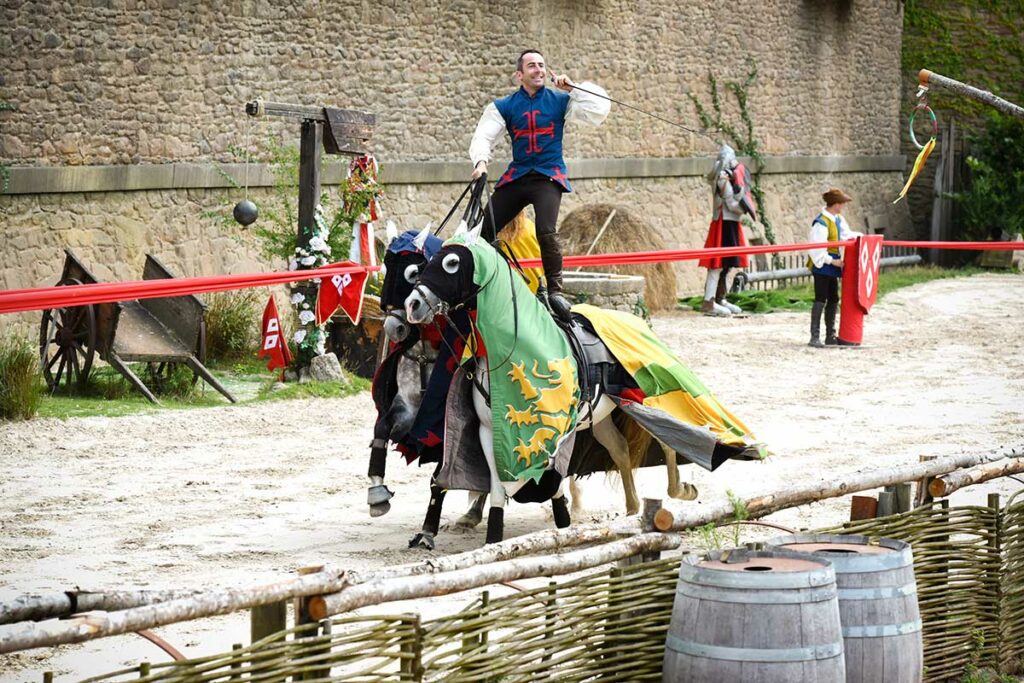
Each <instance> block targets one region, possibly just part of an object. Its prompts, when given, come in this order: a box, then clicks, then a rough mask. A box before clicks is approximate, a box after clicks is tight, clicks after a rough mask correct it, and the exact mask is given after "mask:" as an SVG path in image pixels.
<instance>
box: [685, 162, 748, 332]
mask: <svg viewBox="0 0 1024 683" xmlns="http://www.w3.org/2000/svg"><path fill="white" fill-rule="evenodd" d="M707 179H708V182H709V183H710V184H711V187H712V205H711V206H712V210H711V225H710V226H709V227H708V236H707V239H706V240H705V241H704V248H705V249H712V248H716V247H744V246H746V245H747V241H746V238H744V236H743V226H742V225H740V219H741V218H742V217H743V215H744V214H747V215H748V216H750V217H751V218H752V219H754V220H757V204H756V202H755V201H754V197H753V196H752V195H751V192H750V187H751V182H750V171H748V170H747V168H746V166H744V165H743V164H742V163H741V162H740V161H739V159H737V158H736V152H735V151H733V149H732V147H730V146H729V145H722V147H721V149H720V150H719V151H718V157H717V158H716V159H715V166H714V168H713V169H712V170H711V173H709V174H708V176H707ZM748 262H749V259H748V257H747V255H746V254H744V255H742V256H725V257H720V256H710V257H707V258H702V259H700V261H698V265H699V266H700V267H701V268H707V269H708V276H707V280H706V281H705V283H704V304H703V306H702V307H701V311H702V312H703V313H704V314H705V315H718V316H729V315H732V314H734V313H739V312H740V308H739V306H736V305H734V304H732V303H730V302H729V301H728V300H727V299H726V298H725V294H726V289H727V287H726V280H727V276H728V273H729V270H730V269H731V268H746V267H747V265H748Z"/></svg>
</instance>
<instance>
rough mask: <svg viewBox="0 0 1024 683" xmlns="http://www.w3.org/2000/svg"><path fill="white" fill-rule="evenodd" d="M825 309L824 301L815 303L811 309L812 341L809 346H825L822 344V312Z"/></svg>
mask: <svg viewBox="0 0 1024 683" xmlns="http://www.w3.org/2000/svg"><path fill="white" fill-rule="evenodd" d="M824 308H825V302H824V301H815V302H814V306H812V307H811V341H810V342H808V344H807V345H808V346H814V347H820V346H824V344H822V343H821V312H822V310H824Z"/></svg>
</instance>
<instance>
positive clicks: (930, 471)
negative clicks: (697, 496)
mask: <svg viewBox="0 0 1024 683" xmlns="http://www.w3.org/2000/svg"><path fill="white" fill-rule="evenodd" d="M999 458H1002V459H1005V458H1004V457H1003V456H992V455H989V454H985V455H967V454H960V455H951V456H947V457H944V458H937V459H936V460H933V461H930V462H927V463H910V464H907V465H900V466H898V467H889V468H884V469H873V470H869V471H867V472H854V473H851V474H849V475H847V476H845V477H841V478H840V479H839V480H837V479H835V478H830V479H828V480H826V481H819V482H810V483H806V484H800V485H797V486H790V487H786V488H782V489H779V490H777V491H772V492H770V493H766V494H763V495H760V496H754V497H752V498H748V499H746V500H745V501H743V502H744V505H745V506H746V509H747V512H748V519H753V518H756V517H763V516H764V515H767V514H770V513H772V512H776V511H777V510H782V509H784V508H788V507H793V506H794V505H803V504H805V503H810V502H813V501H818V500H824V499H826V498H837V497H839V496H845V495H848V494H851V493H858V492H860V491H867V490H868V489H877V488H880V487H882V486H888V485H891V484H899V483H902V482H906V481H914V480H915V479H921V478H922V477H927V476H932V477H934V476H938V475H940V474H947V473H949V472H952V471H954V470H957V469H960V468H961V467H972V466H974V465H978V464H980V463H983V462H991V461H993V460H996V459H999ZM732 515H733V502H732V501H731V500H728V499H724V500H719V501H715V502H713V503H705V504H704V505H702V506H700V508H699V509H695V508H694V507H693V505H692V504H685V503H677V502H675V501H665V504H664V507H662V508H661V510H658V513H657V514H656V515H655V516H654V525H655V527H657V528H658V529H659V530H661V531H682V530H684V529H690V528H693V527H698V526H702V525H704V524H707V523H708V522H718V521H722V520H725V519H729V518H731V517H732Z"/></svg>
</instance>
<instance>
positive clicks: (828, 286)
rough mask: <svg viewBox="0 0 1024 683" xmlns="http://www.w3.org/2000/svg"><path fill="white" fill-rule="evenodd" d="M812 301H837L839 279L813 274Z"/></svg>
mask: <svg viewBox="0 0 1024 683" xmlns="http://www.w3.org/2000/svg"><path fill="white" fill-rule="evenodd" d="M814 300H815V301H818V302H820V303H837V302H838V301H839V278H837V277H829V276H828V275H818V274H817V273H815V274H814Z"/></svg>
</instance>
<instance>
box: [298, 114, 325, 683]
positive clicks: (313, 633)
mask: <svg viewBox="0 0 1024 683" xmlns="http://www.w3.org/2000/svg"><path fill="white" fill-rule="evenodd" d="M303 123H306V122H303ZM317 150H318V151H319V147H318V148H317ZM323 569H324V568H323V566H322V565H319V566H316V567H300V568H299V569H298V570H297V571H296V572H295V573H296V574H298V575H299V576H308V575H310V574H316V573H318V572H322V571H323ZM309 600H310V597H307V596H301V597H296V598H292V614H294V615H295V626H306V625H308V624H315V623H316V619H314V618H312V617H311V616H310V615H309ZM327 623H330V622H327ZM318 635H320V629H319V628H317V629H315V630H313V629H310V630H306V631H298V632H296V633H295V637H296V638H315V637H317V636H318ZM318 677H319V676H316V675H312V674H310V673H298V674H296V675H295V677H294V679H295V680H297V681H302V680H306V679H312V678H318Z"/></svg>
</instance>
